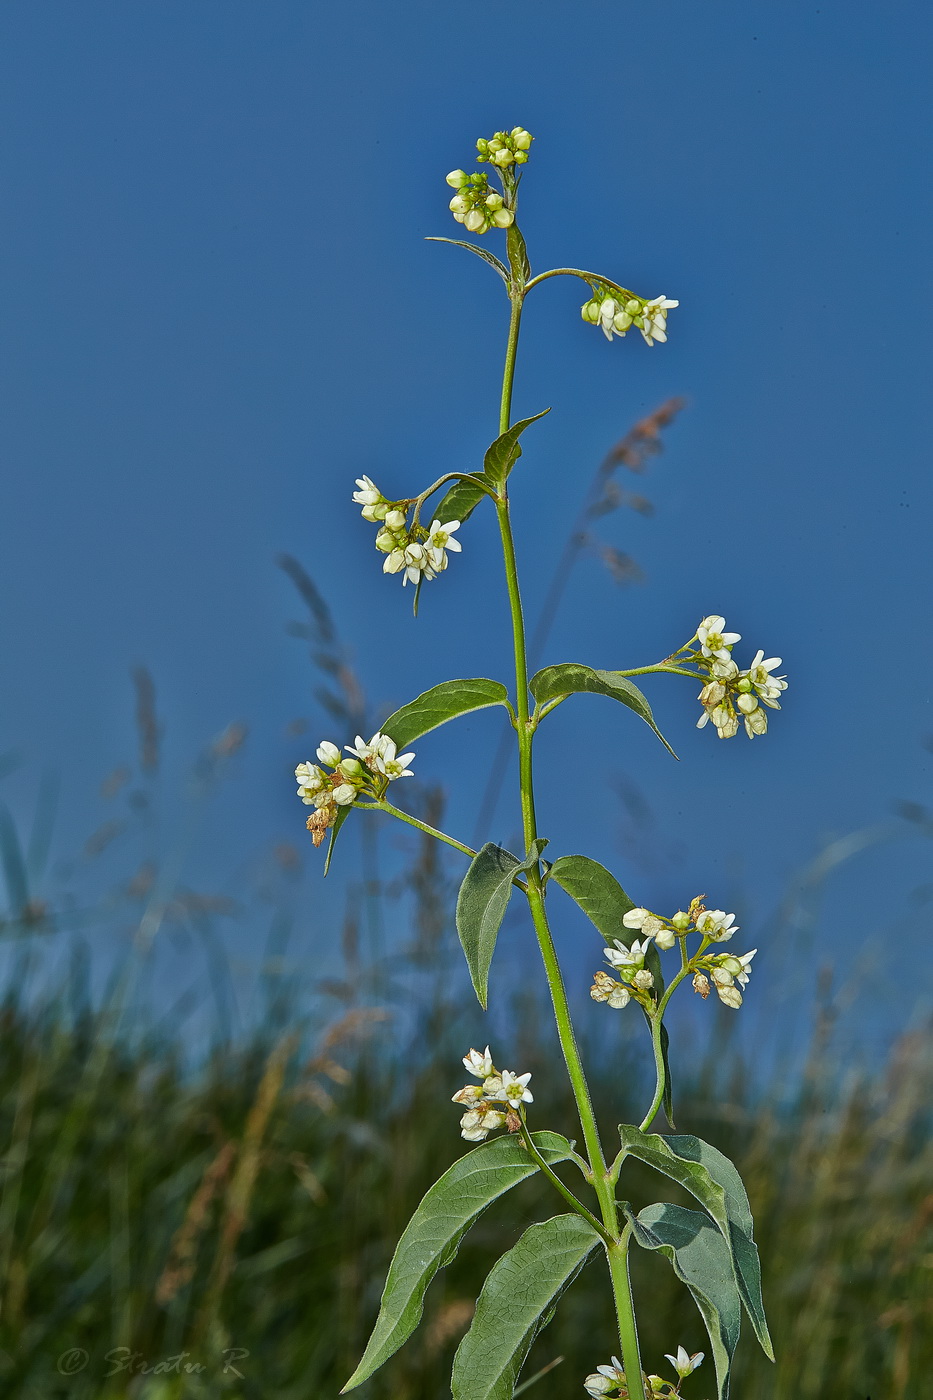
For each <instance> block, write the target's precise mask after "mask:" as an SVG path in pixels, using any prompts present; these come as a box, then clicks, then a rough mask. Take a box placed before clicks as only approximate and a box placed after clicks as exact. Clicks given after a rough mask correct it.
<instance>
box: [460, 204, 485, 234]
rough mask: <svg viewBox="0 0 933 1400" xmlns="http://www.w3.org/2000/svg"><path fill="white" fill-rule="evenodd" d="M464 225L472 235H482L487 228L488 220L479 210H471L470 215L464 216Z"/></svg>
mask: <svg viewBox="0 0 933 1400" xmlns="http://www.w3.org/2000/svg"><path fill="white" fill-rule="evenodd" d="M463 224H464V227H465V228H467V229H469V231H470V233H482V232H483V230H484V229H485V227H486V219H485V217H484V216H483V215H482V214H481V213H480V212H479V210H478V209H471V210H470V212H469V214H467V215H465V216H464V220H463Z"/></svg>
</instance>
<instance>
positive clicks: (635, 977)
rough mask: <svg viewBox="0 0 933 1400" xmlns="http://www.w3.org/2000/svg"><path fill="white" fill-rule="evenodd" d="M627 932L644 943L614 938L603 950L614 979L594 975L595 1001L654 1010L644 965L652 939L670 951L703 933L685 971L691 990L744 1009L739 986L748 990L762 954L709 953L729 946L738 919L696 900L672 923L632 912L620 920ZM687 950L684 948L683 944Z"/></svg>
mask: <svg viewBox="0 0 933 1400" xmlns="http://www.w3.org/2000/svg"><path fill="white" fill-rule="evenodd" d="M622 923H623V924H624V925H625V927H626V928H628V929H633V930H637V931H638V932H639V933H640V934H641V938H640V939H637V938H636V939H634V940H633V942H632V943H631V945H627V944H626V943H624V942H623V941H622V940H621V939H618V938H616V939H613V947H611V948H604V949H603V954H604V956H605V958H606V961H607V962H608V963H609V965H610V967H611V968H612V969H613V972H614V974H615V976H612V977H611V976H610V975H609V973H607V972H603V971H599V972H597V973H595V974H594V976H593V985H592V987H591V988H590V996H591V997H592V998H593V1000H594V1001H600V1002H605V1003H606V1004H607V1005H609V1006H612V1007H615V1008H617V1009H618V1008H621V1007H623V1006H627V1005H628V1003H629V1002H630V1001H637V1002H639V1003H640V1004H641V1005H642V1006H643V1007H644V1008H645V1009H646V1010H647V1011H650V1010H653V1008H654V1003H655V998H654V995H653V988H654V975H653V974H652V972H651V970H650V969H649V968H647V967H646V966H645V958H646V955H647V953H648V949H649V947H650V945H651V941H652V939H653V940H654V943H655V946H656V947H658V948H660V949H662V950H663V951H667V950H668V949H670V948H673V947H674V946H675V944H676V943H677V942H678V941H679V940H681V939H685V938H687V937H688V936H689V935H690V934H699V936H700V938H701V940H702V941H701V943H700V946H699V948H698V949H697V952H696V953H695V954H694V956H693V957H692V958H688V959H686V969H687V971H688V972H692V973H693V989H694V991H696V992H699V994H700V996H701V997H703V999H704V1000H705V999H706V998H707V997H708V996H709V994H710V990H711V986H712V987H714V988H715V989H716V993H717V995H718V997H719V1000H720V1001H721V1002H723V1004H724V1005H725V1006H731V1007H732V1008H733V1010H736V1011H737V1010H738V1008H739V1007H740V1006H741V1005H742V993H741V992H740V991H739V987H745V986H747V985H748V979H749V977H750V976H751V961H752V958H753V957H754V956H755V954H756V953H757V951H758V949H757V948H753V949H752V951H751V952H750V953H742V954H741V955H740V956H738V957H736V956H735V955H733V954H732V953H708V952H707V951H706V950H707V948H708V947H709V945H710V944H711V943H726V942H727V941H728V940H729V939H730V938H731V937H732V935H733V934H735V933H737V932H738V928H739V926H738V924H737V923H736V922H735V915H734V914H727V913H726V912H725V910H724V909H707V908H706V906H705V905H704V903H703V896H702V895H698V896H697V898H696V899H694V900H693V901H692V903H691V905H690V908H689V910H683V909H679V910H678V911H677V913H676V914H675V915H674V916H673V918H671V919H665V918H662V916H661V915H660V914H653V913H652V912H651V910H650V909H641V908H637V909H630V910H629V911H628V913H627V914H624V915H623V917H622ZM685 946H686V945H685Z"/></svg>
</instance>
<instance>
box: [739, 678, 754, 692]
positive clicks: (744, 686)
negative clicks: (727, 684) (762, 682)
mask: <svg viewBox="0 0 933 1400" xmlns="http://www.w3.org/2000/svg"><path fill="white" fill-rule="evenodd" d="M735 688H736V690H739V691H742V693H743V694H746V695H747V694H748V692H749V691H750V690H751V688H752V683H751V681H750V680H749V679H748V676H743V677H742V679H741V680H740V681H739V682H738V684H737V685H736V687H735Z"/></svg>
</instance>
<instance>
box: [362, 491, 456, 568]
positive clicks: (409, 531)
mask: <svg viewBox="0 0 933 1400" xmlns="http://www.w3.org/2000/svg"><path fill="white" fill-rule="evenodd" d="M356 485H357V488H358V489H357V490H356V491H354V492H353V500H354V501H355V502H356V504H357V505H358V506H362V515H363V519H364V520H369V521H371V522H372V523H373V524H374V525H378V526H379V531H378V533H377V535H376V548H377V549H378V550H379V552H380V554H384V555H385V556H386V557H385V560H384V562H383V565H382V571H383V573H386V574H401V575H402V584H403V586H404V585H405V584H406V583H414V584H419V583H420V582H421V580H422V579H427V580H431V579H434V578H437V576H438V574H440V573H443V571H444V570H445V569H446V568H447V563H448V560H447V554H448V551H451V552H452V553H454V554H459V553H460V551H461V548H462V546H461V544H460V541H459V540H455V539H454V538H453V536H454V533H455V532H456V531H457V530H459V529H460V521H459V520H447V521H444V522H442V521H440V520H432V521H431V528H430V529H425V527H424V526H423V525H419V524H415V523H412V524H411V525H409V523H408V506H409V505H410V504H411V503H410V502H409V501H389V500H387V499H386V498H385V496H383V494H382V492H381V491H380V490H379V488H378V486H376V484H375V483H374V482H373V481H372V480H371V479H370V478H369V477H368V476H360V477H357V479H356Z"/></svg>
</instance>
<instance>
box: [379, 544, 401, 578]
mask: <svg viewBox="0 0 933 1400" xmlns="http://www.w3.org/2000/svg"><path fill="white" fill-rule="evenodd" d="M404 568H405V551H404V549H393V551H392V553H391V554H387V555H386V557H385V559H384V560H383V563H382V572H383V573H384V574H397V573H398V572H399V570H400V569H404Z"/></svg>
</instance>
